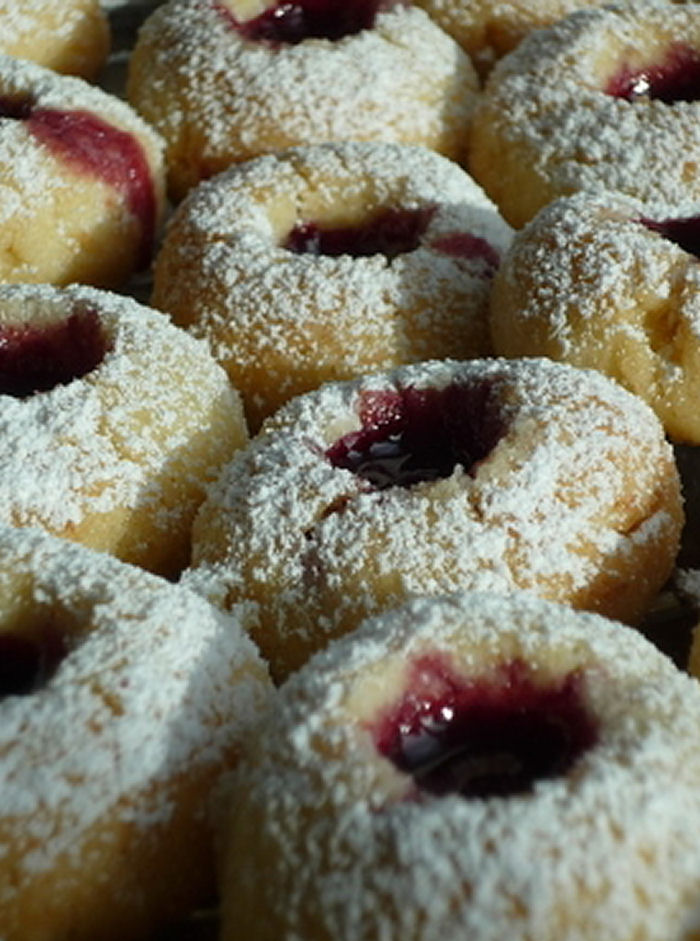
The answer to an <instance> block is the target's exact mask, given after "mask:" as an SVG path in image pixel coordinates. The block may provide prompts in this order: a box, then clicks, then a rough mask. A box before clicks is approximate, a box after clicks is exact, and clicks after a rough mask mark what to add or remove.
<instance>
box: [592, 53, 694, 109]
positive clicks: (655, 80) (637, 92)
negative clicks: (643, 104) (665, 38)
mask: <svg viewBox="0 0 700 941" xmlns="http://www.w3.org/2000/svg"><path fill="white" fill-rule="evenodd" d="M605 91H606V92H607V94H608V95H613V96H614V97H615V98H625V99H626V100H627V101H633V100H634V99H635V98H652V99H657V100H658V101H663V102H665V103H666V104H673V102H674V101H697V100H698V99H699V98H700V54H699V53H698V52H696V51H695V49H691V48H690V47H689V46H684V45H681V44H676V45H674V46H673V47H672V48H671V49H670V51H669V53H668V55H667V56H666V59H665V60H664V61H663V62H660V63H657V64H655V65H648V66H643V67H641V68H630V67H629V66H626V65H625V66H623V67H622V68H621V69H620V71H619V72H618V73H617V74H616V75H614V76H613V77H612V78H611V79H610V81H609V82H608V85H607V87H606V89H605Z"/></svg>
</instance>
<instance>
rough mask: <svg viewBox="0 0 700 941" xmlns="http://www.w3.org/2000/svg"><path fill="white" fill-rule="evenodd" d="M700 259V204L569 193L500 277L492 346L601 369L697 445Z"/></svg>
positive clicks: (517, 248) (533, 226)
mask: <svg viewBox="0 0 700 941" xmlns="http://www.w3.org/2000/svg"><path fill="white" fill-rule="evenodd" d="M698 253H700V203H698V202H694V203H692V204H690V205H686V206H678V205H676V206H673V207H669V206H665V207H664V206H650V205H648V204H643V203H640V202H639V201H637V200H632V199H625V198H623V197H621V196H618V195H615V194H613V193H608V194H605V193H598V194H588V193H578V194H575V195H574V196H570V197H562V198H561V199H559V200H556V201H555V202H553V203H551V204H550V205H549V206H546V207H545V208H544V209H542V210H540V212H539V213H538V214H537V215H536V216H535V217H534V219H532V220H531V222H530V223H528V225H526V226H525V227H524V228H523V229H522V230H520V231H519V232H518V233H517V234H516V237H515V240H514V242H513V244H512V245H511V248H510V250H509V251H508V252H507V253H506V255H505V257H504V259H503V263H502V265H501V267H500V269H499V271H498V272H497V275H496V277H495V280H494V283H493V291H492V294H491V332H492V338H493V344H494V350H495V351H496V353H498V354H500V355H503V356H511V357H519V356H548V357H550V358H552V359H557V360H563V361H565V362H568V363H572V364H573V365H575V366H586V367H591V368H596V369H600V370H601V371H602V372H605V373H607V374H608V375H609V376H611V377H612V378H613V379H616V380H617V381H618V382H620V383H621V384H622V385H623V386H625V387H626V388H628V389H630V391H632V392H635V393H636V394H637V395H639V396H640V397H641V398H643V399H645V400H646V401H647V402H648V403H649V405H651V407H652V408H653V409H654V411H655V412H656V413H657V415H658V416H659V418H660V419H661V421H662V423H663V424H664V427H665V428H666V431H667V433H668V434H669V435H670V436H671V437H672V438H673V439H674V440H675V441H678V442H685V443H689V444H700V410H699V409H698V401H700V343H699V342H698V326H697V325H698V323H699V322H700V271H699V270H698Z"/></svg>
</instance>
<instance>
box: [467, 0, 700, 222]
mask: <svg viewBox="0 0 700 941" xmlns="http://www.w3.org/2000/svg"><path fill="white" fill-rule="evenodd" d="M678 47H681V48H683V49H690V50H691V51H692V50H697V49H698V48H699V47H700V10H699V9H698V7H697V6H696V5H695V4H688V5H676V4H668V3H658V2H657V0H646V2H644V0H636V2H635V0H629V2H624V0H623V2H619V3H614V4H611V5H609V6H607V7H604V8H596V9H585V10H579V11H576V12H574V13H572V14H570V15H569V16H568V17H566V18H564V19H563V20H561V21H560V22H558V23H556V24H554V25H552V26H550V27H548V28H546V29H542V30H537V31H535V32H534V33H532V34H530V35H529V36H527V37H526V38H525V40H524V41H523V42H522V43H521V45H520V46H519V47H518V48H517V49H516V50H514V51H513V52H512V53H510V54H509V55H508V56H507V57H505V58H504V59H502V60H501V61H500V62H499V63H498V64H497V66H496V68H495V69H494V70H493V72H492V73H491V75H490V77H489V80H488V82H487V85H486V89H485V94H484V96H483V99H482V100H481V102H480V104H479V106H478V108H477V111H476V114H475V117H474V127H473V130H472V144H473V149H472V152H471V154H470V160H469V164H470V167H471V170H472V172H473V174H474V176H475V177H476V179H477V180H479V182H481V183H482V184H483V185H484V187H485V189H486V190H487V192H488V193H489V194H490V195H491V196H492V198H494V200H495V201H496V203H497V204H498V205H499V206H500V208H501V211H502V212H503V214H504V215H505V217H506V218H507V219H509V221H511V222H512V224H514V225H516V226H520V225H522V224H523V223H524V222H526V221H527V220H528V219H529V218H531V217H532V216H533V215H534V213H535V212H536V211H537V210H538V209H539V208H540V207H541V206H543V205H545V204H546V203H548V202H550V201H551V200H552V199H554V198H555V197H556V196H559V195H566V194H570V193H572V192H576V191H578V190H581V189H590V190H596V189H599V188H605V189H608V190H617V191H620V192H623V193H626V194H628V195H632V196H636V197H639V198H641V199H644V200H652V201H653V200H658V199H662V198H663V199H664V200H665V201H666V202H667V203H669V204H674V203H682V202H687V200H688V199H691V198H692V199H697V198H698V197H699V196H700V184H699V182H698V179H699V178H698V174H697V173H696V170H695V162H696V154H697V153H698V149H699V148H700V122H698V115H699V113H700V105H699V104H698V102H696V101H674V102H673V103H672V104H667V103H665V102H664V101H661V100H658V99H656V100H650V99H646V98H644V97H642V98H640V99H638V100H633V101H627V100H625V99H623V98H620V97H615V96H614V95H612V94H608V93H606V91H605V90H604V89H605V88H606V86H607V84H608V82H609V81H610V80H611V79H613V78H615V77H616V76H618V75H620V74H621V73H622V71H623V69H625V68H631V69H634V68H638V67H641V66H650V65H651V66H656V65H659V64H666V63H665V60H666V58H667V56H668V55H669V53H670V52H671V51H672V50H674V49H677V48H678Z"/></svg>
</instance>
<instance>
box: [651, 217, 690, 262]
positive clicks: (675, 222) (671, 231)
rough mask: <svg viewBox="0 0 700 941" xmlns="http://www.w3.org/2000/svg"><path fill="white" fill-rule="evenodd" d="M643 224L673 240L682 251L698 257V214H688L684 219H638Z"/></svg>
mask: <svg viewBox="0 0 700 941" xmlns="http://www.w3.org/2000/svg"><path fill="white" fill-rule="evenodd" d="M639 221H640V222H641V224H642V225H643V226H645V227H646V228H647V229H651V230H652V231H653V232H658V233H659V235H662V236H663V237H664V238H665V239H668V240H669V241H670V242H674V243H675V244H676V245H678V246H679V247H680V248H682V249H683V251H684V252H688V254H689V255H695V257H696V258H700V216H688V217H687V218H685V219H664V220H662V221H658V220H654V219H646V218H643V219H640V220H639Z"/></svg>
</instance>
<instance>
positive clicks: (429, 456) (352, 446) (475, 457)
mask: <svg viewBox="0 0 700 941" xmlns="http://www.w3.org/2000/svg"><path fill="white" fill-rule="evenodd" d="M360 421H361V424H362V427H361V429H360V430H359V431H355V432H351V433H350V434H348V435H344V436H343V437H342V438H339V439H338V440H337V441H336V442H335V443H334V444H333V445H331V447H330V448H329V449H328V450H327V451H326V457H327V458H328V460H330V462H331V463H332V464H333V465H334V466H335V467H343V468H345V469H346V470H350V471H352V472H353V473H355V474H357V475H358V476H360V477H363V478H364V479H366V480H368V481H369V482H370V483H371V484H372V486H373V487H375V488H377V489H380V490H381V489H384V488H386V487H391V486H401V487H409V486H411V485H412V484H416V483H419V482H422V481H431V480H438V479H440V478H444V477H449V476H450V475H451V474H452V472H453V471H454V469H455V467H456V466H457V465H459V466H461V467H462V468H463V469H464V470H465V471H467V472H473V471H474V469H475V467H476V465H478V464H479V463H480V462H481V461H483V460H484V459H485V458H486V457H487V456H488V455H489V454H490V452H491V451H492V450H493V448H494V447H495V446H496V444H497V443H498V441H499V440H500V439H501V438H502V437H503V435H504V434H505V433H506V430H507V428H506V425H505V423H504V420H503V418H502V416H501V409H500V406H499V403H498V401H497V398H496V395H495V393H494V390H493V388H492V387H491V385H490V384H489V383H487V382H482V383H473V384H471V385H466V384H465V385H462V384H458V383H452V384H451V385H448V386H446V387H445V388H443V389H439V390H438V389H416V388H413V387H411V386H409V387H408V388H406V389H403V390H401V391H400V392H388V391H387V392H366V393H364V395H363V396H362V399H361V401H360Z"/></svg>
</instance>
